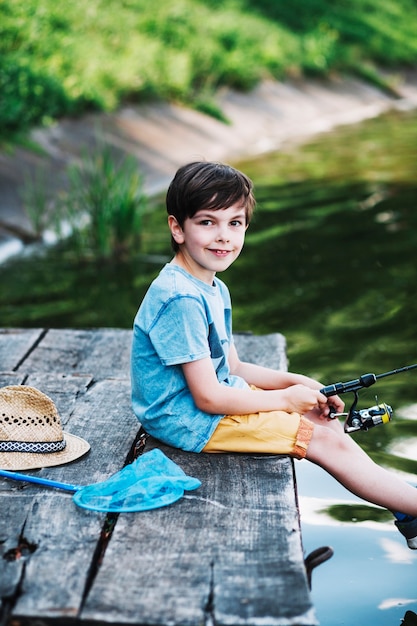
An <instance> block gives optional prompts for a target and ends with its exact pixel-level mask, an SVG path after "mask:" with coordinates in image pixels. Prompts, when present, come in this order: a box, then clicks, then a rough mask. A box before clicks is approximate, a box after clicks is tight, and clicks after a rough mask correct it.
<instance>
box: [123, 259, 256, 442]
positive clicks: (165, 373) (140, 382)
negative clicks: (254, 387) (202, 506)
mask: <svg viewBox="0 0 417 626" xmlns="http://www.w3.org/2000/svg"><path fill="white" fill-rule="evenodd" d="M232 341H233V336H232V311H231V302H230V294H229V291H228V289H227V287H226V285H225V284H224V283H223V282H222V281H221V280H219V279H218V278H215V279H214V282H213V284H212V285H208V284H207V283H204V282H203V281H201V280H199V279H197V278H195V277H194V276H192V275H191V274H189V273H188V272H186V271H185V270H183V269H182V268H180V267H179V266H177V265H174V264H172V263H170V264H168V265H166V266H165V267H164V268H163V269H162V270H161V272H160V274H159V276H158V277H157V278H156V279H155V280H154V282H153V283H152V284H151V286H150V287H149V290H148V292H147V293H146V295H145V297H144V299H143V301H142V304H141V306H140V308H139V311H138V313H137V315H136V317H135V321H134V326H133V342H132V357H131V359H132V360H131V377H132V403H133V410H134V412H135V415H136V416H137V418H138V420H139V421H140V422H141V424H142V425H143V427H144V428H145V430H146V431H147V432H148V433H149V434H150V435H152V436H154V437H156V438H157V439H159V440H160V441H163V442H164V443H167V444H169V445H171V446H174V447H176V448H182V449H183V450H189V451H192V452H200V451H201V450H202V449H203V448H204V446H205V445H206V443H207V442H208V440H209V439H210V437H211V435H212V434H213V432H214V430H215V429H216V426H217V424H218V423H219V421H220V420H221V419H222V417H224V415H212V414H209V413H204V412H203V411H200V409H198V408H197V406H196V404H195V402H194V400H193V397H192V395H191V392H190V390H189V388H188V386H187V382H186V380H185V377H184V374H183V371H182V367H181V365H182V364H183V363H189V362H190V361H198V360H200V359H204V358H207V357H211V359H212V362H213V366H214V369H215V371H216V374H217V379H218V380H219V382H220V383H221V384H223V385H229V386H233V387H240V388H246V387H247V386H248V385H247V384H246V382H245V381H244V380H243V379H242V378H239V377H238V376H233V375H231V374H230V370H229V363H228V355H229V347H230V344H231V343H232Z"/></svg>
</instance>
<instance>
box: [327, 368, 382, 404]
mask: <svg viewBox="0 0 417 626" xmlns="http://www.w3.org/2000/svg"><path fill="white" fill-rule="evenodd" d="M374 383H376V376H375V374H363V375H362V376H361V377H360V378H355V380H348V381H347V382H346V383H335V384H334V385H327V387H323V389H320V393H322V394H323V395H325V396H326V397H327V398H329V397H330V396H336V395H339V394H341V393H348V392H349V391H358V390H359V389H363V388H364V387H370V386H371V385H373V384H374Z"/></svg>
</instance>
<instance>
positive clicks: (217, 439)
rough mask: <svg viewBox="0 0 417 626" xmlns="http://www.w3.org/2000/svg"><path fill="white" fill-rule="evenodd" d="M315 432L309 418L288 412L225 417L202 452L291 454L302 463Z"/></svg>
mask: <svg viewBox="0 0 417 626" xmlns="http://www.w3.org/2000/svg"><path fill="white" fill-rule="evenodd" d="M313 428H314V426H313V423H312V422H311V421H310V420H308V419H307V418H306V417H304V416H302V415H299V414H298V413H286V412H285V411H268V412H262V413H251V414H249V415H226V416H225V417H223V419H222V420H220V422H219V424H218V426H217V428H216V430H215V431H214V433H213V435H212V436H211V438H210V440H209V442H208V443H207V444H206V446H205V447H204V448H203V452H246V453H251V452H259V453H267V454H288V455H290V456H293V457H295V458H297V459H303V458H304V457H305V456H306V454H307V448H308V444H309V443H310V440H311V437H312V434H313Z"/></svg>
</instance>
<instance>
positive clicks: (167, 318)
mask: <svg viewBox="0 0 417 626" xmlns="http://www.w3.org/2000/svg"><path fill="white" fill-rule="evenodd" d="M149 337H150V339H151V341H152V344H153V346H154V348H155V351H156V353H157V354H158V356H159V358H160V359H161V362H162V363H163V364H164V365H179V364H181V363H189V362H190V361H198V360H200V359H204V358H207V357H209V356H210V348H209V344H208V321H207V315H206V311H205V307H204V305H203V303H202V302H201V301H200V300H198V299H197V298H195V297H193V296H180V297H176V298H173V299H171V300H170V301H169V302H167V303H166V304H165V306H164V307H163V309H162V310H161V311H160V312H159V315H158V316H157V318H156V319H155V321H154V324H153V325H152V328H151V329H150V332H149Z"/></svg>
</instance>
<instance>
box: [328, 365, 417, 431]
mask: <svg viewBox="0 0 417 626" xmlns="http://www.w3.org/2000/svg"><path fill="white" fill-rule="evenodd" d="M416 367H417V363H414V364H413V365H406V366H405V367H400V368H398V369H395V370H390V371H389V372H384V373H382V374H362V376H360V377H359V378H355V379H354V380H348V381H347V382H345V383H334V384H333V385H327V386H326V387H323V389H320V392H321V393H322V394H324V395H325V396H326V397H327V398H330V397H331V396H335V395H339V394H342V393H348V392H353V394H354V396H355V399H354V401H353V403H352V406H351V407H350V409H349V412H348V413H334V412H330V415H329V417H330V418H331V419H335V418H337V417H346V420H345V426H344V428H345V432H346V433H351V432H354V431H356V430H368V429H369V428H372V427H373V426H378V425H379V424H386V423H387V422H389V421H390V420H391V417H392V408H391V407H390V406H389V405H388V404H385V403H384V402H383V403H381V404H377V405H376V406H372V407H370V408H369V409H361V410H357V409H356V405H357V403H358V398H359V396H358V392H359V390H360V389H365V388H368V387H371V386H372V385H373V384H374V383H376V382H377V380H379V379H381V378H385V377H386V376H393V375H394V374H400V373H402V372H407V371H409V370H412V369H415V368H416Z"/></svg>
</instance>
